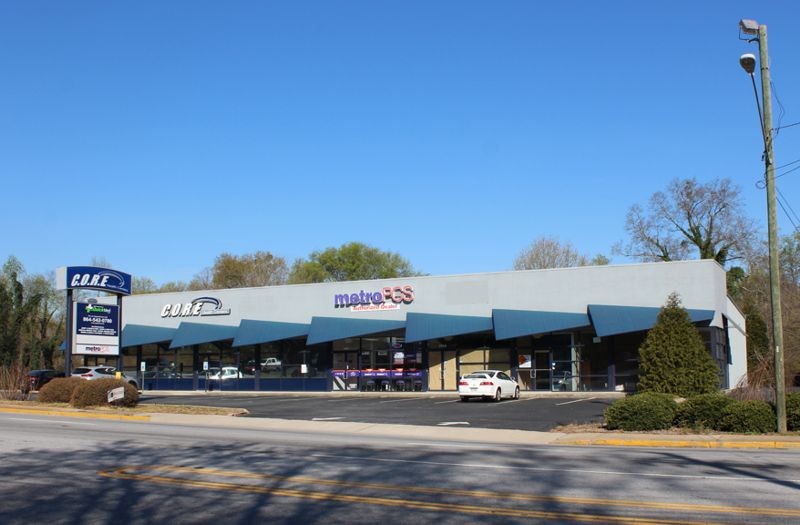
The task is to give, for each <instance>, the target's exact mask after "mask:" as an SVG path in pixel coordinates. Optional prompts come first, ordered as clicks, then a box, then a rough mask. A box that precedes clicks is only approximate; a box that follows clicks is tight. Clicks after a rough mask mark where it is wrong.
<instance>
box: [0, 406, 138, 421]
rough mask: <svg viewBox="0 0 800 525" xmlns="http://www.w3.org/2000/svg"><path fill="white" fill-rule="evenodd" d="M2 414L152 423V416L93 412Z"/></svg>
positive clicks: (20, 411)
mask: <svg viewBox="0 0 800 525" xmlns="http://www.w3.org/2000/svg"><path fill="white" fill-rule="evenodd" d="M0 412H9V413H12V414H35V415H39V416H61V417H82V418H87V419H112V420H118V421H150V416H126V415H122V414H96V413H93V412H71V411H68V410H52V409H47V408H45V409H35V408H12V407H0Z"/></svg>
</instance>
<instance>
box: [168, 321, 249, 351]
mask: <svg viewBox="0 0 800 525" xmlns="http://www.w3.org/2000/svg"><path fill="white" fill-rule="evenodd" d="M238 329H239V327H238V326H226V325H219V324H204V323H187V322H183V323H181V324H180V325H179V326H178V329H177V330H176V331H175V335H174V336H173V338H172V343H170V345H169V347H170V348H179V347H182V346H191V345H199V344H203V343H214V342H216V341H226V340H228V339H233V338H234V337H236V331H237V330H238Z"/></svg>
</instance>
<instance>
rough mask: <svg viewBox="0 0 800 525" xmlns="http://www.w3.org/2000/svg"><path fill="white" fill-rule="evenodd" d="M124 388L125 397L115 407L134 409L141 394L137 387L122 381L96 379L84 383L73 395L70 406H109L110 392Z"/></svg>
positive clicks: (115, 403)
mask: <svg viewBox="0 0 800 525" xmlns="http://www.w3.org/2000/svg"><path fill="white" fill-rule="evenodd" d="M118 387H124V388H125V397H124V398H122V399H119V400H117V401H115V402H114V406H123V407H134V406H136V404H137V403H138V402H139V392H138V391H137V390H136V387H134V386H133V385H130V384H128V383H126V382H125V381H123V380H121V379H112V378H108V379H105V378H104V379H95V380H92V381H85V380H84V381H83V384H82V385H79V386H78V387H77V388H76V389H75V391H74V392H73V393H72V399H70V404H71V405H72V406H74V407H77V408H84V407H91V406H107V405H108V404H109V403H108V392H109V391H110V390H113V389H114V388H118Z"/></svg>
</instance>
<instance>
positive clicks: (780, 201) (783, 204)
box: [776, 188, 800, 232]
mask: <svg viewBox="0 0 800 525" xmlns="http://www.w3.org/2000/svg"><path fill="white" fill-rule="evenodd" d="M776 190H777V188H776ZM777 191H778V195H779V197H778V199H777V201H778V206H780V207H781V209H782V210H783V213H784V214H786V218H788V219H789V222H791V223H792V226H793V227H794V231H796V232H800V227H798V226H797V223H798V222H800V217H798V216H797V214H796V213H795V212H794V210H793V209H792V207H791V206H790V205H789V203H788V202H787V201H786V197H784V196H783V194H782V193H781V191H780V190H777ZM787 208H788V210H787ZM790 212H791V213H790ZM795 219H797V221H795Z"/></svg>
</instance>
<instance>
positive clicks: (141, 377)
mask: <svg viewBox="0 0 800 525" xmlns="http://www.w3.org/2000/svg"><path fill="white" fill-rule="evenodd" d="M136 377H138V378H139V388H140V389H142V390H144V372H142V345H139V346H137V347H136Z"/></svg>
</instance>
